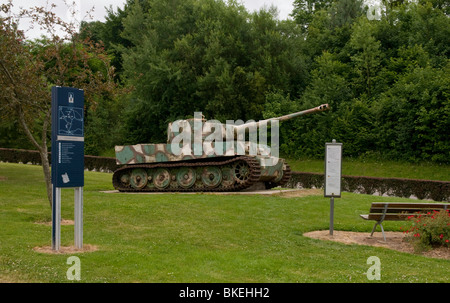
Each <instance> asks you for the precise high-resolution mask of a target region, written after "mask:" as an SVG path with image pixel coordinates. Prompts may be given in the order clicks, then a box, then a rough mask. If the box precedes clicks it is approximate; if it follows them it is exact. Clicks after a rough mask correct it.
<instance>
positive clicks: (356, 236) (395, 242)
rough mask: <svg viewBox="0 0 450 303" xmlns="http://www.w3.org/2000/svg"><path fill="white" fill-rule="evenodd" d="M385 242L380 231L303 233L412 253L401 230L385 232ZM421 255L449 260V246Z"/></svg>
mask: <svg viewBox="0 0 450 303" xmlns="http://www.w3.org/2000/svg"><path fill="white" fill-rule="evenodd" d="M385 234H386V242H385V241H384V240H383V236H382V234H381V232H378V233H374V235H373V237H370V233H360V232H352V231H336V230H335V231H333V236H330V231H329V230H318V231H312V232H308V233H304V234H303V235H304V236H305V237H309V238H314V239H320V240H328V241H336V242H341V243H345V244H360V245H369V246H378V247H385V248H389V249H393V250H397V251H401V252H406V253H411V254H413V253H414V248H413V247H412V245H411V244H410V243H408V242H406V241H404V237H405V235H404V234H403V232H385ZM422 255H423V256H426V257H430V258H440V259H447V260H450V248H445V247H442V248H436V249H433V250H430V251H427V252H424V253H422Z"/></svg>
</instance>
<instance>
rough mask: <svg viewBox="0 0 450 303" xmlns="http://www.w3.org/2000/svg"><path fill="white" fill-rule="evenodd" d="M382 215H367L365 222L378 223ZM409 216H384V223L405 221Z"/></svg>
mask: <svg viewBox="0 0 450 303" xmlns="http://www.w3.org/2000/svg"><path fill="white" fill-rule="evenodd" d="M382 216H383V214H369V215H368V219H367V220H375V221H380V220H381V218H382ZM409 216H411V214H386V215H385V216H384V221H405V220H406V219H408V217H409Z"/></svg>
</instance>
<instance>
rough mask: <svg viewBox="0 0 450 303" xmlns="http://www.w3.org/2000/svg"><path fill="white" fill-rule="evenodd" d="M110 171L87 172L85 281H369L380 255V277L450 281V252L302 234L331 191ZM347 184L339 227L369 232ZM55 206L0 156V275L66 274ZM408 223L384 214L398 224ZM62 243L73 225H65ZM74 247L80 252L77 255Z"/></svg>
mask: <svg viewBox="0 0 450 303" xmlns="http://www.w3.org/2000/svg"><path fill="white" fill-rule="evenodd" d="M111 189H113V188H112V185H111V174H107V173H97V172H86V173H85V187H84V244H85V245H86V244H89V245H95V246H96V247H97V249H98V250H97V251H94V252H85V253H78V254H76V255H77V256H78V257H79V258H80V261H81V282H189V283H193V282H369V283H375V282H376V281H369V280H368V279H367V276H366V272H367V270H368V269H369V267H370V265H367V259H368V258H369V257H370V256H377V257H378V258H380V261H381V280H380V281H379V282H419V283H421V282H450V261H448V260H441V259H432V258H427V257H424V256H420V255H413V254H407V253H401V252H397V251H393V250H389V249H385V248H376V247H370V246H362V245H345V244H341V243H336V242H331V241H321V240H315V239H310V238H307V237H304V236H303V233H305V232H308V231H313V230H326V229H328V227H329V199H327V198H324V197H323V196H322V195H319V196H308V197H297V198H283V197H279V196H278V197H277V196H262V195H251V196H249V195H213V194H190V195H188V194H154V195H142V194H108V193H102V192H100V191H102V190H111ZM394 200H395V201H409V200H408V199H400V198H392V197H375V196H368V195H357V194H351V193H343V195H342V198H340V199H336V202H335V226H334V228H335V230H347V231H359V232H367V233H370V231H371V229H372V226H373V225H372V223H371V222H367V221H364V220H362V219H361V218H360V217H359V214H361V213H366V212H367V211H368V210H369V206H370V203H371V202H373V201H394ZM73 209H74V206H73V190H71V189H64V190H63V191H62V218H63V219H73ZM50 220H51V210H50V207H49V205H48V202H47V201H46V194H45V187H44V181H43V177H42V170H41V167H39V166H33V165H22V164H6V163H0V224H1V228H0V281H4V282H5V281H6V282H69V281H68V280H67V278H66V272H67V270H68V269H69V267H70V265H67V258H68V257H69V256H70V255H69V254H45V253H39V252H36V251H34V250H33V248H34V247H37V246H48V245H50V244H51V226H49V225H44V224H38V222H49V221H50ZM403 224H405V223H404V222H386V223H385V229H386V230H388V231H399V228H400V226H403ZM61 242H62V245H63V246H70V245H73V226H70V225H69V226H65V225H63V226H62V231H61ZM73 255H75V254H73Z"/></svg>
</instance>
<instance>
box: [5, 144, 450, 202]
mask: <svg viewBox="0 0 450 303" xmlns="http://www.w3.org/2000/svg"><path fill="white" fill-rule="evenodd" d="M49 160H50V162H51V154H50V153H49ZM0 161H3V162H13V163H31V164H38V165H40V164H41V157H40V156H39V152H38V151H35V150H24V149H10V148H0ZM84 166H85V169H87V170H94V171H104V172H113V171H115V170H116V169H117V167H118V166H117V164H116V160H115V158H109V157H97V156H84ZM323 180H324V179H323V174H320V173H305V172H292V177H291V179H290V181H289V183H288V184H287V185H286V187H289V188H323V185H324V181H323ZM342 191H346V192H355V193H361V194H369V195H373V194H377V195H380V196H381V195H387V196H395V197H405V198H410V197H412V196H413V197H417V198H418V199H431V200H434V201H450V182H447V181H432V180H414V179H400V178H376V177H360V176H345V175H344V176H342Z"/></svg>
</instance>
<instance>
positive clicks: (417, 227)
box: [403, 210, 450, 251]
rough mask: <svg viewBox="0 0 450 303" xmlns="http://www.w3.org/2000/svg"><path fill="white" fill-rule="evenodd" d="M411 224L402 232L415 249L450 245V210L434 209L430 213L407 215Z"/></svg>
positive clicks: (420, 249) (421, 249)
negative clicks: (406, 235)
mask: <svg viewBox="0 0 450 303" xmlns="http://www.w3.org/2000/svg"><path fill="white" fill-rule="evenodd" d="M408 221H409V222H411V226H410V227H408V228H407V229H406V230H405V231H403V232H404V233H406V234H408V237H407V239H408V240H409V241H411V242H412V243H413V245H414V249H415V250H416V251H423V250H428V249H430V248H431V247H433V246H446V247H450V211H449V210H441V211H436V210H434V211H433V212H432V213H431V212H428V213H427V214H417V215H412V216H409V217H408Z"/></svg>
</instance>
